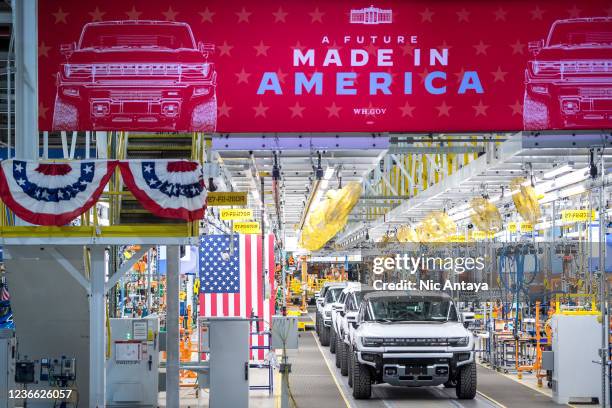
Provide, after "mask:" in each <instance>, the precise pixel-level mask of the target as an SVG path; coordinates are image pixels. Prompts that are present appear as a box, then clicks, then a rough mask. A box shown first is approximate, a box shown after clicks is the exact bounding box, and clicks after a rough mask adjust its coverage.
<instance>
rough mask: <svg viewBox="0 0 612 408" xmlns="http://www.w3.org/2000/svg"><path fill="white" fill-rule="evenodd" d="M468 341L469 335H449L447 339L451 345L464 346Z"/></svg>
mask: <svg viewBox="0 0 612 408" xmlns="http://www.w3.org/2000/svg"><path fill="white" fill-rule="evenodd" d="M469 342H470V338H469V337H451V338H450V339H448V345H449V346H452V347H464V346H467V345H468V343H469Z"/></svg>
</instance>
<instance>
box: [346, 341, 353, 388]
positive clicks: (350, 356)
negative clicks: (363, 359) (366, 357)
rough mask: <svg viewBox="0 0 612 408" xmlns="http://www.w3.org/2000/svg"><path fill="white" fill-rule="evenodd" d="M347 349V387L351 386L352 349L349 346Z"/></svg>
mask: <svg viewBox="0 0 612 408" xmlns="http://www.w3.org/2000/svg"><path fill="white" fill-rule="evenodd" d="M347 347H348V356H347V357H348V361H347V362H348V385H349V387H352V386H353V358H354V356H353V348H352V347H351V346H347Z"/></svg>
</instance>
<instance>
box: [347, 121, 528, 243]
mask: <svg viewBox="0 0 612 408" xmlns="http://www.w3.org/2000/svg"><path fill="white" fill-rule="evenodd" d="M521 150H522V134H521V133H517V134H515V135H514V136H512V137H511V138H509V139H508V140H507V141H506V142H504V143H502V144H501V145H499V147H498V148H497V152H496V155H495V157H493V158H490V157H487V155H483V156H480V157H479V158H477V159H475V160H473V161H472V162H470V163H469V164H467V165H466V166H464V167H463V168H461V169H459V170H458V171H456V172H454V173H453V174H451V175H450V176H448V177H445V178H443V179H442V180H441V181H440V182H438V183H436V184H435V185H433V186H431V187H429V188H428V189H426V190H424V191H422V192H420V193H419V194H417V195H416V196H414V197H413V198H411V199H409V200H404V202H403V203H402V204H400V205H399V206H397V207H395V208H394V209H392V210H391V211H389V212H388V213H387V214H385V215H384V216H381V217H379V218H378V219H377V220H376V221H373V222H370V223H369V230H370V236H371V237H373V235H374V238H375V237H376V235H378V234H379V233H380V234H381V233H383V232H384V230H386V228H387V227H388V226H389V224H390V223H393V222H401V221H403V220H404V219H406V218H407V217H410V214H411V212H413V211H414V210H415V209H417V208H419V207H420V206H422V205H424V204H425V203H427V202H428V201H430V200H434V199H436V198H439V197H440V196H441V195H443V194H444V193H447V192H449V191H452V190H454V189H456V188H457V187H458V186H459V185H460V184H461V183H465V182H466V181H467V180H470V179H473V178H475V177H478V176H479V175H481V174H483V173H484V172H485V171H486V170H487V169H489V168H492V167H494V166H497V165H499V164H502V163H503V162H505V161H507V160H509V159H511V158H513V157H515V156H516V155H518V154H519V153H520V152H521ZM362 229H363V227H362V226H359V225H357V226H354V227H353V228H347V229H346V231H345V232H344V233H343V234H342V235H340V236H339V237H338V239H337V242H338V243H339V244H340V245H342V243H343V242H345V241H346V240H347V239H349V238H350V237H351V236H353V235H354V234H357V233H359V231H361V230H362Z"/></svg>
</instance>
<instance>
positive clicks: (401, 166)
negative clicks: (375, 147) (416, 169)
mask: <svg viewBox="0 0 612 408" xmlns="http://www.w3.org/2000/svg"><path fill="white" fill-rule="evenodd" d="M391 158H392V159H393V161H395V165H396V166H397V167H398V168H399V169H400V173H402V174H403V175H404V177H406V178H407V179H408V180H409V181H410V191H412V189H413V188H414V186H416V183H415V182H414V179H413V178H412V176H411V175H410V172H409V171H408V170H407V169H406V168H405V167H404V163H403V162H402V160H401V159H400V158H399V157H397V155H395V154H391Z"/></svg>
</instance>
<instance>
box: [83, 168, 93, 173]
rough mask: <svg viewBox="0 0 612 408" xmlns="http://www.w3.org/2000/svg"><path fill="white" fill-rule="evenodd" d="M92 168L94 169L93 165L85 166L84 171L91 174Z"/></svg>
mask: <svg viewBox="0 0 612 408" xmlns="http://www.w3.org/2000/svg"><path fill="white" fill-rule="evenodd" d="M92 170H93V167H92V166H85V169H84V170H83V171H84V172H85V173H87V174H89V173H91V172H92Z"/></svg>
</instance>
